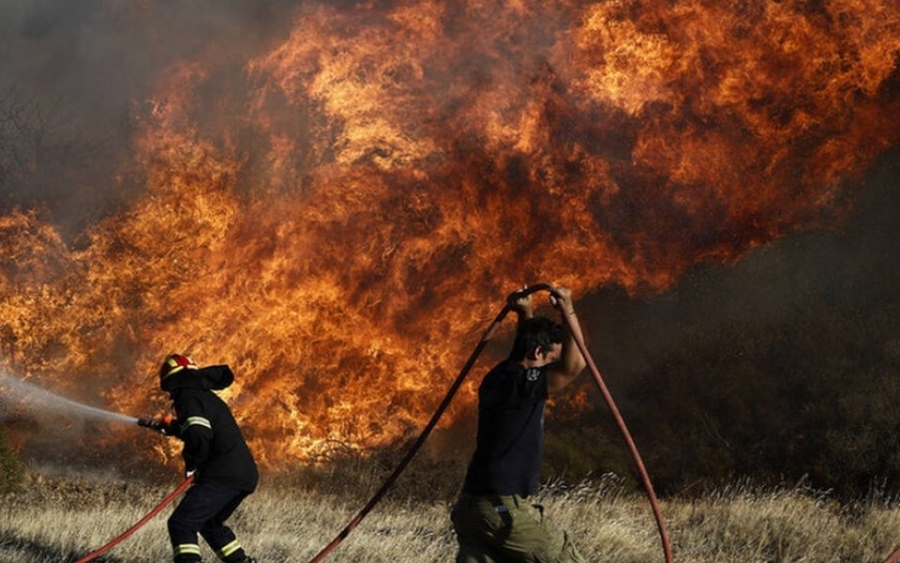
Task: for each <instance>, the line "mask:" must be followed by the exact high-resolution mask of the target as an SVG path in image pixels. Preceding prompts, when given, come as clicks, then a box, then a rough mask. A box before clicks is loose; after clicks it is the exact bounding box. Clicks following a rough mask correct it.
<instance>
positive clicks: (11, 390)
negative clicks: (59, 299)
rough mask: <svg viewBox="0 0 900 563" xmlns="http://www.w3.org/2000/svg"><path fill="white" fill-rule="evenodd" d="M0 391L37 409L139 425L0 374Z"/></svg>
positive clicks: (126, 417) (131, 417)
mask: <svg viewBox="0 0 900 563" xmlns="http://www.w3.org/2000/svg"><path fill="white" fill-rule="evenodd" d="M0 390H2V391H3V393H4V395H5V397H12V398H13V399H16V400H19V401H22V402H25V403H27V404H29V405H31V406H34V407H37V408H45V409H48V410H49V409H51V408H52V409H53V411H54V412H57V413H58V412H60V411H61V410H62V411H65V412H68V413H71V414H78V415H81V416H83V417H86V418H93V419H98V420H108V421H112V422H123V423H125V424H140V423H141V419H138V418H136V417H133V416H128V415H124V414H120V413H116V412H112V411H108V410H104V409H101V408H98V407H92V406H90V405H85V404H83V403H79V402H77V401H73V400H71V399H67V398H65V397H60V396H59V395H57V394H55V393H52V392H50V391H47V390H46V389H42V388H40V387H37V386H35V385H31V384H29V383H26V382H24V381H20V380H19V379H17V378H15V377H13V376H11V375H9V374H7V373H4V372H0Z"/></svg>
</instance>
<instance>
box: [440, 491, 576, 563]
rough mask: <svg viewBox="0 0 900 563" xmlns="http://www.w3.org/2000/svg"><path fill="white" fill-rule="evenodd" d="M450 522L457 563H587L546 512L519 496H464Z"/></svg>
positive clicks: (454, 510) (455, 507)
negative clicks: (456, 547) (453, 533)
mask: <svg viewBox="0 0 900 563" xmlns="http://www.w3.org/2000/svg"><path fill="white" fill-rule="evenodd" d="M450 518H451V520H452V521H453V529H454V530H455V531H456V538H457V541H458V542H459V553H458V554H457V556H456V563H513V562H528V563H584V557H582V556H581V554H580V553H578V550H577V549H576V548H575V545H574V544H573V543H572V542H571V541H570V540H569V536H568V535H567V534H566V533H565V532H564V531H562V530H560V529H559V528H557V527H556V526H554V525H553V524H552V523H551V522H550V521H549V520H548V519H547V518H545V517H544V508H543V507H542V506H540V505H537V504H531V503H529V502H528V501H527V500H526V499H525V498H523V497H520V496H518V495H513V496H471V495H465V494H464V495H462V496H461V497H460V498H459V501H458V502H457V503H456V505H455V506H454V507H453V510H452V512H451V514H450Z"/></svg>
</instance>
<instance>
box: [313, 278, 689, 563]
mask: <svg viewBox="0 0 900 563" xmlns="http://www.w3.org/2000/svg"><path fill="white" fill-rule="evenodd" d="M538 291H548V292H549V293H550V294H551V295H553V296H554V297H556V298H559V294H558V293H557V291H556V289H555V288H554V287H553V286H552V285H549V284H537V285H533V286H530V287H527V288H525V289H523V290H521V291H518V292H516V293H515V294H513V296H511V298H513V297H515V298H518V297H524V296H527V295H530V294H532V293H535V292H538ZM511 300H512V299H508V300H507V305H506V306H504V307H503V309H502V310H501V311H500V313H499V314H498V315H497V316H496V317H495V318H494V320H493V322H492V323H491V325H490V326H489V327H488V329H487V330H486V331H485V332H484V335H483V336H482V337H481V340H480V341H479V342H478V345H477V346H476V347H475V350H474V351H473V352H472V354H471V355H470V356H469V359H468V360H466V363H465V365H464V366H463V368H462V370H461V371H460V372H459V375H458V376H457V377H456V380H454V382H453V384H452V385H451V386H450V390H449V391H448V392H447V395H446V396H445V397H444V399H443V401H441V404H440V405H439V406H438V408H437V410H436V411H435V413H434V415H433V416H432V417H431V420H429V421H428V424H427V425H426V426H425V428H424V429H423V430H422V433H421V434H420V435H419V437H418V438H417V439H416V441H415V442H414V443H413V445H412V447H411V448H410V449H409V451H408V452H407V453H406V455H405V456H403V459H401V460H400V464H399V465H398V466H397V468H396V469H394V471H393V473H391V475H390V476H389V477H388V478H387V479H386V480H385V482H384V484H383V485H382V486H381V487H380V488H379V489H378V490H377V491H376V492H375V494H374V495H373V496H372V498H371V499H369V502H367V503H366V504H365V506H363V508H362V509H361V510H360V511H359V513H358V514H357V515H356V516H355V517H354V518H353V519H352V520H350V522H349V523H348V524H347V525H346V526H345V527H344V529H343V530H341V531H340V532H339V533H338V535H337V536H335V538H334V539H333V540H331V542H330V543H329V544H328V545H326V546H325V547H324V548H323V549H322V550H321V551H320V552H319V553H318V554H317V555H316V556H315V557H313V558H312V559H310V561H309V563H318V562H319V561H321V560H322V559H324V558H325V556H326V555H328V554H329V553H330V552H331V551H332V550H333V549H334V548H335V547H337V546H338V544H340V543H341V542H342V541H343V540H344V539H345V538H346V537H347V536H348V535H350V532H352V531H353V529H354V528H356V526H357V525H358V524H359V523H360V522H362V519H363V518H365V517H366V515H367V514H368V513H369V512H370V511H371V510H372V509H373V508H374V507H375V505H376V504H377V503H378V501H380V500H381V498H382V497H383V496H384V495H385V493H387V490H388V489H389V488H390V487H391V485H393V484H394V482H395V481H396V480H397V478H398V477H399V476H400V474H401V473H402V472H403V470H404V469H406V466H407V465H409V462H410V461H411V460H412V458H413V456H415V455H416V452H418V451H419V449H420V448H421V447H422V445H423V444H424V443H425V440H426V439H427V438H428V435H429V434H431V431H432V430H433V429H434V427H435V425H437V422H438V420H439V419H440V417H441V415H442V414H444V411H445V410H446V409H447V406H449V405H450V401H451V400H452V399H453V396H454V395H455V394H456V392H457V391H458V390H459V387H460V386H461V385H462V382H463V380H464V379H465V378H466V375H468V373H469V370H471V369H472V366H473V365H474V364H475V360H476V359H477V358H478V356H479V355H480V354H481V352H482V350H484V347H485V346H486V345H487V343H488V341H489V340H490V339H491V338H492V337H493V335H494V332H495V331H496V330H497V327H498V326H499V325H500V322H501V321H502V320H503V319H504V317H506V315H507V313H509V311H510V308H509V304H508V303H509V302H510V301H511ZM563 317H565V318H566V323H567V324H568V326H569V330H570V331H571V333H572V335H573V336H574V337H575V343H576V344H577V345H578V349H579V350H580V351H581V354H582V355H583V356H584V358H585V361H586V362H587V364H588V366H589V367H590V369H591V373H592V374H593V376H594V381H595V382H596V383H597V385H598V386H599V387H600V392H601V393H602V394H603V398H604V399H605V400H606V403H607V405H609V408H610V411H612V413H613V417H614V418H615V419H616V423H617V424H618V426H619V430H620V431H621V432H622V436H623V437H624V438H625V442H626V443H627V445H628V448H629V450H630V451H631V455H632V457H633V458H634V461H635V465H636V466H637V469H638V472H639V473H640V474H641V479H642V481H643V484H644V490H645V492H646V494H647V497H648V499H649V500H650V506H651V508H652V510H653V515H654V517H655V518H656V524H657V528H658V529H659V534H660V538H661V540H662V544H663V552H664V554H665V558H666V562H667V563H672V561H673V558H672V547H671V544H670V542H669V537H668V534H667V532H666V525H665V520H663V517H662V513H661V511H660V509H659V502H658V501H657V499H656V494H655V493H654V492H653V485H652V483H651V482H650V477H649V476H648V474H647V470H646V468H645V467H644V462H643V461H642V460H641V456H640V454H639V453H638V450H637V447H636V446H635V444H634V440H632V438H631V434H630V433H629V432H628V428H627V427H626V426H625V421H624V419H623V418H622V416H621V414H619V409H618V408H617V407H616V404H615V401H613V398H612V395H611V394H610V392H609V390H608V389H607V388H606V384H605V383H604V382H603V378H602V377H601V376H600V372H599V370H598V369H597V366H596V365H595V364H594V361H593V359H592V358H591V356H590V354H589V352H588V350H587V346H586V345H585V343H584V336H583V335H582V334H581V332H580V331H577V330H574V329H575V327H574V326H573V325H572V321H570V320H569V318H568V315H563Z"/></svg>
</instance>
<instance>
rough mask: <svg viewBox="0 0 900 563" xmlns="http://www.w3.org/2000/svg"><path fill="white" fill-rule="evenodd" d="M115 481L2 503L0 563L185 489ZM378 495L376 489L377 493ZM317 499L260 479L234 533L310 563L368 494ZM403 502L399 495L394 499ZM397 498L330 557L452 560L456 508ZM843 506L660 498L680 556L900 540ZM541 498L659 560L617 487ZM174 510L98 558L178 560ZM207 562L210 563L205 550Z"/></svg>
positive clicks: (594, 543)
mask: <svg viewBox="0 0 900 563" xmlns="http://www.w3.org/2000/svg"><path fill="white" fill-rule="evenodd" d="M177 485H178V483H177V482H174V483H170V484H167V485H166V486H161V485H160V486H151V485H148V484H146V483H141V482H123V481H121V480H116V479H111V478H109V477H106V478H101V477H88V476H81V477H76V478H73V477H65V478H60V477H48V476H46V475H44V476H42V475H38V474H34V473H31V474H29V475H28V476H27V478H26V481H25V483H24V484H23V486H22V487H21V488H20V489H19V490H17V491H15V492H12V493H7V494H6V495H4V496H2V497H0V562H4V563H6V562H9V563H43V562H65V561H68V562H72V561H75V560H76V559H78V558H79V557H82V556H84V555H86V554H87V553H90V552H91V551H93V550H95V549H97V548H99V547H101V546H103V545H104V544H106V543H107V542H108V541H109V540H111V539H112V538H114V537H116V536H117V535H119V534H120V533H121V532H122V531H124V530H126V529H127V528H128V527H129V526H130V525H131V524H133V523H134V522H136V521H138V520H139V519H140V518H141V517H142V516H143V515H144V514H146V513H147V512H148V511H149V510H150V509H151V508H153V507H154V506H155V505H156V504H157V503H159V502H160V501H161V500H162V499H163V498H164V497H165V496H166V495H167V494H168V493H169V492H171V491H172V490H173V489H174V488H175V487H176V486H177ZM374 488H375V487H373V489H372V490H374ZM356 489H357V488H356V487H350V490H346V491H340V492H339V491H338V490H331V491H325V492H316V491H313V490H311V489H310V488H309V487H307V486H291V484H290V481H289V480H280V481H278V482H272V483H270V484H269V485H268V486H266V484H265V482H264V483H263V486H261V487H260V489H259V491H257V493H256V494H254V495H252V496H251V497H249V498H248V499H247V501H245V503H244V505H243V506H242V508H241V509H240V510H239V512H238V513H237V514H236V515H235V516H234V518H233V520H232V525H233V528H234V529H235V531H236V532H237V533H238V536H239V539H240V540H241V542H242V543H243V544H244V545H245V546H246V547H247V549H248V552H249V553H250V554H251V555H253V556H254V557H257V558H258V559H259V560H260V561H262V562H269V563H275V562H293V561H296V562H305V561H309V559H311V558H312V557H313V556H314V555H315V554H317V553H318V552H319V550H320V549H322V548H323V547H324V546H325V545H327V543H328V542H329V541H330V540H331V539H332V538H333V537H334V536H335V535H336V534H337V533H338V532H339V531H340V530H341V529H343V528H344V526H345V525H346V524H347V522H348V521H349V520H350V519H351V518H352V517H353V516H354V515H355V514H356V513H357V512H358V511H359V509H360V508H361V507H362V506H363V504H364V503H365V501H366V500H367V498H368V496H369V494H370V493H371V491H362V492H360V491H359V490H356ZM398 493H399V494H398ZM421 496H422V495H419V494H416V495H414V496H404V495H403V494H402V490H400V491H391V494H389V495H388V496H387V498H386V499H385V500H384V501H382V502H381V503H380V504H378V505H377V506H376V507H375V509H374V510H373V511H372V512H371V513H370V514H369V515H368V516H367V517H366V519H365V520H363V521H362V523H361V524H359V526H358V527H357V528H356V529H355V530H354V531H353V533H351V534H350V535H349V536H348V537H347V538H346V540H345V541H343V543H341V544H340V545H339V546H338V547H337V549H335V550H334V551H333V552H332V553H331V554H330V555H329V556H328V558H327V559H326V560H327V561H334V562H385V563H387V562H405V561H409V562H438V561H441V562H448V561H453V557H454V554H455V547H456V543H455V538H454V535H453V532H452V529H451V528H450V523H449V517H448V512H449V501H447V500H435V499H425V500H423V499H421V498H418V497H421ZM876 496H877V495H873V498H870V499H865V500H861V501H859V502H853V503H849V504H847V503H845V504H840V503H838V502H837V501H835V500H833V499H830V498H828V496H827V495H824V494H820V493H815V492H813V491H809V490H805V489H803V488H799V487H798V488H790V489H778V490H758V489H754V488H752V487H750V486H735V487H725V488H723V489H721V490H719V491H716V492H714V493H711V494H708V495H705V496H703V497H701V498H700V499H692V500H679V499H668V500H664V501H663V502H662V510H663V514H664V516H665V519H666V522H667V526H668V530H669V535H670V537H671V541H672V546H673V551H674V554H675V560H676V561H682V562H686V563H687V562H690V563H725V562H729V563H730V562H742V563H753V562H813V563H827V562H848V563H850V562H852V563H865V562H881V561H884V559H885V558H886V557H887V556H888V555H889V554H890V552H891V551H893V549H894V548H895V547H896V544H900V508H898V505H897V502H895V501H894V500H889V499H884V498H875V497H876ZM539 501H540V502H541V503H542V504H543V505H544V506H545V507H546V512H547V514H548V515H549V516H550V517H551V518H552V519H554V520H555V521H556V522H557V523H558V524H560V525H561V526H562V527H564V528H565V529H567V530H568V531H569V532H570V534H571V535H572V536H573V537H574V538H575V539H576V541H577V544H578V545H579V547H580V549H581V550H582V552H583V553H584V554H585V556H586V558H587V560H588V561H592V562H601V561H604V562H605V561H610V562H617V563H648V562H654V561H663V555H662V549H661V544H660V540H659V535H658V533H657V529H656V525H655V521H654V519H653V516H652V513H651V512H650V510H649V507H648V505H647V502H646V500H645V498H644V497H643V496H642V495H639V494H638V495H635V494H634V493H626V492H623V490H622V489H621V487H619V486H617V485H616V484H615V483H614V482H611V481H609V480H606V481H601V482H599V483H583V484H581V485H579V486H576V487H563V486H560V485H548V486H547V487H545V489H544V490H543V492H542V494H541V495H540V498H539ZM170 511H171V506H169V507H167V508H166V509H165V510H163V512H161V513H160V514H159V515H158V516H157V517H156V518H154V519H153V520H151V521H150V522H149V523H148V524H147V525H145V526H144V527H143V528H141V529H139V530H138V531H137V532H136V533H135V534H134V535H132V536H131V537H129V538H128V539H127V540H125V541H124V542H122V543H121V544H119V545H117V546H116V547H115V548H113V549H112V550H110V551H109V552H108V553H107V554H105V555H103V556H101V557H100V558H98V559H96V561H106V562H117V563H126V562H128V563H145V562H148V563H149V562H153V563H160V562H163V561H169V560H170V550H169V546H168V543H167V538H166V531H165V519H166V517H167V515H168V514H169V512H170ZM203 549H204V558H205V560H207V561H215V560H216V559H215V557H214V556H213V554H212V552H210V551H209V550H208V549H207V547H206V546H205V545H204V546H203Z"/></svg>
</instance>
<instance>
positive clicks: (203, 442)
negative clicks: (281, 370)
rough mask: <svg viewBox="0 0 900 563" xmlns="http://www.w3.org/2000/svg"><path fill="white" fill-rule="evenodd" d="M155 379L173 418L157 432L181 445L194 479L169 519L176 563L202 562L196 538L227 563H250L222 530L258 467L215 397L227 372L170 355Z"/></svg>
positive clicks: (249, 490)
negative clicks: (169, 400)
mask: <svg viewBox="0 0 900 563" xmlns="http://www.w3.org/2000/svg"><path fill="white" fill-rule="evenodd" d="M159 377H160V387H161V388H162V389H163V391H167V392H168V393H169V395H170V396H171V398H172V402H173V406H174V409H175V415H176V417H175V420H174V421H172V422H170V423H168V424H166V425H165V426H166V431H165V432H163V430H162V429H160V431H161V432H163V433H165V434H167V435H174V436H177V437H178V438H180V439H181V440H182V441H184V449H183V451H182V456H183V458H184V468H185V475H186V476H188V477H189V476H191V475H193V476H194V482H193V484H192V486H191V488H189V489H188V491H187V493H185V495H184V498H183V499H182V500H181V502H180V503H179V504H178V506H177V507H176V508H175V510H174V511H173V512H172V515H171V516H170V517H169V520H168V528H169V538H170V539H171V541H172V549H173V550H174V553H175V559H174V560H175V563H195V562H198V561H201V556H200V545H199V543H198V539H197V536H198V534H199V535H200V536H202V537H203V539H204V540H206V543H207V544H209V546H210V547H211V548H212V549H213V551H215V552H216V555H217V556H218V558H219V559H220V560H222V561H224V562H225V563H253V562H254V560H253V559H251V558H250V557H248V556H247V555H246V554H245V553H244V548H243V547H242V546H241V544H240V543H238V541H237V538H236V537H235V535H234V532H232V531H231V529H230V528H229V527H228V526H226V525H225V521H226V520H228V518H229V517H230V516H231V514H232V513H233V512H234V511H235V510H236V509H237V508H238V506H239V505H240V504H241V502H242V501H243V500H244V499H245V498H246V497H247V496H248V495H250V494H251V493H252V492H253V491H254V490H255V489H256V485H257V483H258V481H259V472H258V470H257V468H256V462H255V461H254V460H253V455H252V454H251V453H250V449H249V448H248V447H247V443H246V442H245V441H244V438H243V436H242V435H241V430H240V428H238V425H237V423H236V422H235V420H234V416H232V414H231V411H230V410H229V408H228V406H227V405H226V404H225V402H224V401H222V399H220V398H219V396H218V395H216V394H215V393H214V392H213V391H218V390H221V389H225V388H226V387H228V386H229V385H231V383H232V382H233V381H234V374H233V373H232V371H231V368H229V367H228V366H227V365H216V366H208V367H204V368H199V367H197V365H196V364H195V363H194V362H193V361H192V360H191V359H190V358H189V357H187V356H185V355H182V354H170V355H169V356H168V357H167V358H166V359H165V361H164V362H163V364H162V366H161V367H160V371H159Z"/></svg>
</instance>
